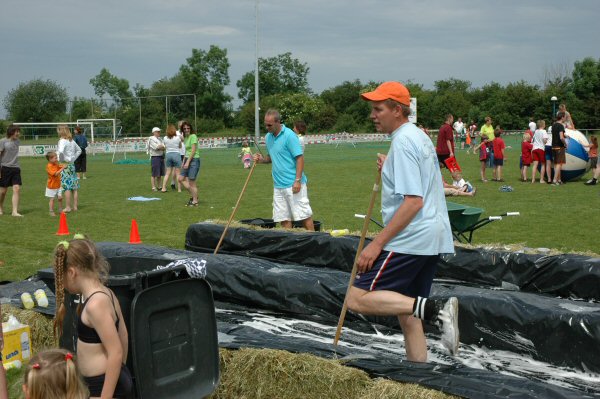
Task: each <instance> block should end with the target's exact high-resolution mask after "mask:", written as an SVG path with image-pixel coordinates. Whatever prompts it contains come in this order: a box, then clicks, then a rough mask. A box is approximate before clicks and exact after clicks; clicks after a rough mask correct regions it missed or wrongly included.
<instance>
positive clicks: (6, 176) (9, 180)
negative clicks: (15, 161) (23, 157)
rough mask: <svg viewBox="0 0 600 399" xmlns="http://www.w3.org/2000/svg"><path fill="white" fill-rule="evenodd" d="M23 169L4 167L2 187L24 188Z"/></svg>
mask: <svg viewBox="0 0 600 399" xmlns="http://www.w3.org/2000/svg"><path fill="white" fill-rule="evenodd" d="M22 185H23V180H21V168H15V167H12V166H2V167H1V168H0V187H12V186H22Z"/></svg>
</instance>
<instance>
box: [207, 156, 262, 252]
mask: <svg viewBox="0 0 600 399" xmlns="http://www.w3.org/2000/svg"><path fill="white" fill-rule="evenodd" d="M255 167H256V161H255V162H254V163H253V164H252V168H250V172H249V173H248V177H247V178H246V183H244V187H243V188H242V192H241V193H240V196H239V197H238V200H237V202H236V204H235V207H234V208H233V211H232V212H231V216H229V220H228V221H227V225H226V226H225V229H223V234H221V238H220V239H219V243H218V244H217V246H216V247H215V252H213V254H215V255H216V254H217V252H218V251H219V248H220V247H221V244H222V243H223V239H224V238H225V234H226V233H227V229H229V225H230V224H231V221H232V220H233V217H234V216H235V213H236V212H237V209H238V207H239V206H240V202H241V201H242V197H243V196H244V193H245V192H246V187H248V183H249V182H250V177H252V172H254V168H255Z"/></svg>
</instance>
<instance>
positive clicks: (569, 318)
mask: <svg viewBox="0 0 600 399" xmlns="http://www.w3.org/2000/svg"><path fill="white" fill-rule="evenodd" d="M99 248H100V250H101V252H102V253H103V254H104V256H106V257H107V258H108V260H109V262H110V263H122V259H128V261H131V262H133V263H135V264H136V265H137V266H136V267H139V268H140V269H142V270H152V269H154V268H155V267H156V266H157V265H164V264H165V263H166V261H168V260H174V259H181V258H184V257H190V256H191V257H200V258H202V259H204V260H206V262H207V271H208V274H207V281H209V283H210V284H211V286H212V288H213V293H214V296H215V299H216V301H217V304H216V306H217V308H219V309H218V311H217V318H218V322H219V323H218V324H219V326H218V328H219V332H220V337H219V342H220V345H221V346H224V347H242V346H254V347H268V348H280V349H287V350H290V351H293V352H309V353H315V354H319V355H322V356H327V357H331V356H332V353H333V351H334V348H333V345H332V344H331V341H332V339H333V336H334V331H335V325H336V322H337V318H338V315H339V311H340V309H341V305H342V301H343V298H344V295H345V291H346V286H347V283H348V279H349V274H348V273H347V272H343V271H340V270H334V269H328V268H323V267H307V266H301V265H291V264H279V263H275V262H270V261H266V260H261V259H253V258H247V257H241V256H230V255H212V254H198V253H193V252H189V251H182V250H173V249H168V248H160V247H153V246H147V245H128V244H122V243H100V244H99ZM1 292H2V291H1V290H0V294H1ZM433 294H435V295H439V296H442V297H447V296H450V295H454V296H457V297H458V298H459V303H460V329H461V344H462V346H461V352H459V355H458V357H457V358H451V357H449V356H448V355H447V354H446V353H445V351H443V350H441V349H440V348H441V345H440V344H439V340H437V338H438V336H437V332H436V331H435V330H427V334H428V340H429V344H430V357H432V358H433V359H432V362H431V363H430V364H427V365H416V364H412V363H410V362H406V361H402V359H403V358H404V356H403V355H402V352H398V347H401V346H402V341H401V340H400V339H396V338H394V339H389V338H388V336H389V334H392V335H393V334H396V335H398V336H401V334H400V332H399V330H398V329H397V321H396V320H395V318H368V319H366V318H364V317H363V316H361V315H356V314H353V313H352V312H350V313H349V314H348V316H347V322H346V324H345V326H346V328H345V329H344V332H343V334H342V342H341V343H340V345H338V348H337V354H338V355H339V356H349V357H350V358H353V359H354V360H352V361H351V363H350V364H351V365H354V366H357V367H360V368H363V369H365V370H367V371H368V372H369V373H371V374H372V375H380V376H386V377H389V378H392V379H396V380H399V381H405V382H416V383H419V384H422V385H425V386H429V387H432V388H435V389H440V390H443V391H445V392H448V393H453V394H457V395H461V396H465V397H472V398H482V397H548V398H552V397H556V398H559V397H592V396H593V395H595V394H600V389H598V387H594V385H593V384H592V383H590V382H589V381H594V378H596V377H593V376H592V378H591V379H590V378H588V379H586V378H579V376H578V375H581V376H585V375H586V373H585V372H577V371H576V370H575V369H583V370H588V371H587V372H588V373H589V372H596V373H597V372H598V371H599V370H600V365H599V360H598V359H599V358H600V356H598V355H599V353H598V351H599V349H598V347H599V345H598V342H600V331H599V330H598V326H599V325H600V320H599V318H600V317H599V316H600V305H597V304H593V303H585V302H573V301H565V300H560V299H556V298H549V297H545V296H541V295H534V294H531V293H525V292H505V291H500V290H490V289H485V288H477V287H467V286H461V285H457V284H455V283H449V282H444V283H435V284H434V287H433ZM0 296H1V295H0ZM565 302H568V303H569V306H566V305H565V304H564V303H565ZM573 303H575V304H577V306H575V307H574V306H573V305H572V304H573ZM269 320H271V321H270V323H272V326H271V328H264V325H268V324H269ZM286 323H291V324H292V325H293V328H292V327H289V326H287V327H286ZM490 353H491V355H490ZM486 354H487V355H486ZM486 356H487V357H489V358H490V359H491V360H489V361H486V360H482V359H483V358H485V357H486ZM536 360H537V361H540V362H539V363H538V362H536ZM517 361H519V362H520V363H521V364H520V365H519V366H518V367H517V365H516V362H517ZM541 362H550V363H554V364H555V366H552V365H548V364H546V363H541ZM467 365H469V366H471V365H473V366H475V368H473V367H467ZM565 366H569V367H570V368H565ZM540 370H541V371H540ZM564 375H571V376H573V375H575V376H576V377H575V378H570V379H569V378H565V377H564ZM515 376H520V377H525V378H516V377H515ZM546 380H551V381H553V384H550V385H549V384H547V383H546V382H545V381H546ZM559 385H560V386H559ZM586 395H587V396H586Z"/></svg>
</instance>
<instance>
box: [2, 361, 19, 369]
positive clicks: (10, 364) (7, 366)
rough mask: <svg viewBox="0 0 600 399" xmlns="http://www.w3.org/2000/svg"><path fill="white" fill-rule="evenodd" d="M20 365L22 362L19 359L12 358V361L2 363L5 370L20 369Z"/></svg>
mask: <svg viewBox="0 0 600 399" xmlns="http://www.w3.org/2000/svg"><path fill="white" fill-rule="evenodd" d="M22 365H23V363H21V361H20V360H13V361H12V362H8V363H4V364H3V366H4V369H5V370H10V369H20V368H21V366H22Z"/></svg>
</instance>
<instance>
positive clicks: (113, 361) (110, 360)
mask: <svg viewBox="0 0 600 399" xmlns="http://www.w3.org/2000/svg"><path fill="white" fill-rule="evenodd" d="M54 274H55V283H56V303H57V307H58V310H57V313H56V320H55V330H56V329H58V332H59V334H61V333H62V322H63V318H64V315H65V309H66V308H65V303H64V291H63V290H65V289H66V290H67V291H68V292H70V293H71V294H78V295H80V296H81V300H80V303H81V305H80V309H79V310H78V317H77V356H78V358H79V369H80V371H81V374H82V375H83V379H84V381H85V383H86V384H87V386H88V388H89V390H90V397H92V398H103V399H108V398H129V397H131V396H132V391H133V383H132V379H131V374H130V373H129V370H128V369H127V367H126V366H125V362H126V360H127V350H128V343H127V328H126V327H125V321H124V319H123V313H122V312H121V307H120V305H119V301H118V300H117V299H116V297H115V294H114V293H113V292H112V290H110V289H109V288H107V287H106V286H105V285H104V282H105V281H106V279H107V277H108V263H107V262H106V260H105V259H104V257H103V256H102V255H101V254H100V253H99V252H98V249H97V248H96V246H95V245H94V243H93V242H92V241H90V240H88V239H85V238H76V239H73V240H71V241H68V242H67V241H62V242H60V243H59V244H58V245H57V247H56V251H55V257H54Z"/></svg>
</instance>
